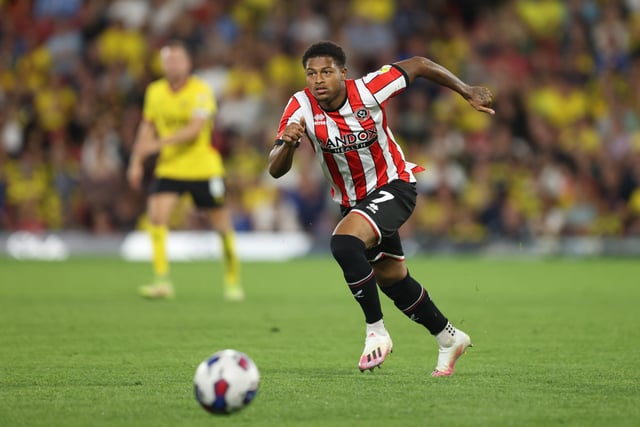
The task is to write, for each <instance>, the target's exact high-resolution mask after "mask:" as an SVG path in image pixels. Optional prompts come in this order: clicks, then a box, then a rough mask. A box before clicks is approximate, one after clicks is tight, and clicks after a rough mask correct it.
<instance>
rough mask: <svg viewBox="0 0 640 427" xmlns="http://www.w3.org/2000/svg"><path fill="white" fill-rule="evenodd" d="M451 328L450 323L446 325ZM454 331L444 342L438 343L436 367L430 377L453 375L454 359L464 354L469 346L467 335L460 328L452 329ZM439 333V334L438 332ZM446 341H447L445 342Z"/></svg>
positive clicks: (469, 340) (469, 341)
mask: <svg viewBox="0 0 640 427" xmlns="http://www.w3.org/2000/svg"><path fill="white" fill-rule="evenodd" d="M449 327H451V328H453V327H452V326H450V325H447V328H449ZM453 330H454V332H453V334H452V336H451V335H450V336H449V337H448V338H449V339H445V340H440V339H439V341H445V343H439V344H438V364H437V365H436V368H435V369H434V370H433V372H432V373H431V376H432V377H450V376H451V375H453V368H454V366H455V364H456V361H457V360H458V358H459V357H460V356H462V355H463V354H464V352H465V351H466V350H467V348H469V347H471V346H472V344H471V338H470V337H469V335H467V334H465V333H464V332H462V331H461V330H460V329H455V328H454V329H453ZM442 333H449V334H450V333H451V330H447V331H446V332H445V331H443V332H441V334H442ZM438 335H440V334H438ZM446 341H448V342H446Z"/></svg>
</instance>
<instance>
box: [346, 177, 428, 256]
mask: <svg viewBox="0 0 640 427" xmlns="http://www.w3.org/2000/svg"><path fill="white" fill-rule="evenodd" d="M416 196H417V192H416V185H415V184H413V183H409V182H405V181H401V180H395V181H391V182H390V183H388V184H386V185H383V186H382V187H380V188H378V189H377V190H375V191H374V192H373V193H371V194H369V195H368V196H367V197H365V198H364V199H362V201H360V202H358V204H356V205H355V206H354V207H351V208H346V207H344V206H343V207H342V216H345V215H347V214H348V213H349V212H354V213H357V214H359V215H362V216H363V217H364V218H365V219H366V220H367V221H368V222H369V224H371V227H372V228H373V229H374V231H375V232H376V234H377V235H378V244H377V245H376V246H374V247H372V248H371V249H367V259H368V260H369V262H372V263H373V262H377V261H380V260H382V259H383V258H384V257H391V258H396V259H404V252H403V250H402V242H401V241H400V234H398V229H399V228H400V226H401V225H402V224H404V223H405V222H406V221H407V219H409V217H410V216H411V213H412V212H413V210H414V209H415V207H416Z"/></svg>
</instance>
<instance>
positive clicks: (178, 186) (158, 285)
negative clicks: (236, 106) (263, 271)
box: [127, 41, 244, 301]
mask: <svg viewBox="0 0 640 427" xmlns="http://www.w3.org/2000/svg"><path fill="white" fill-rule="evenodd" d="M160 60H161V64H162V69H163V72H164V78H161V79H159V80H156V81H154V82H152V83H151V84H149V86H148V87H147V90H146V93H145V100H144V111H143V119H142V122H141V123H140V127H139V129H138V135H137V139H136V143H135V145H134V148H133V152H132V155H131V161H130V164H129V169H128V171H127V179H128V181H129V184H130V185H131V186H132V187H133V188H136V189H139V188H140V187H141V182H142V178H143V162H144V160H145V159H146V158H147V157H148V156H149V155H151V154H154V153H158V152H159V156H158V159H157V163H156V166H155V171H154V179H153V182H152V183H151V188H150V196H149V199H148V204H147V213H148V216H149V233H150V235H151V241H152V247H153V262H152V264H153V272H154V274H155V279H154V282H153V283H152V284H150V285H147V286H143V287H141V288H140V293H141V295H142V296H144V297H148V298H170V297H173V296H174V289H173V286H172V284H171V280H170V278H169V262H168V257H167V250H166V245H167V234H168V224H169V218H170V216H171V213H172V211H173V209H174V208H175V206H176V205H177V203H178V201H179V199H180V196H181V195H182V194H184V193H190V194H191V197H192V198H193V202H194V204H195V205H196V207H197V208H199V209H203V210H205V211H206V212H207V214H208V217H209V219H210V222H211V226H212V227H213V228H214V229H215V230H216V231H217V232H218V233H219V234H220V237H221V240H222V246H223V255H224V268H225V272H224V296H225V298H226V299H228V300H234V301H238V300H242V299H243V298H244V292H243V290H242V288H241V286H240V271H239V270H240V266H239V261H238V257H237V254H236V250H235V234H234V229H233V223H232V221H231V215H230V213H229V210H228V209H227V208H226V207H225V206H224V193H225V187H224V181H223V177H224V166H223V164H222V159H221V157H220V154H219V153H218V152H217V151H216V150H215V149H214V148H213V147H212V146H211V140H210V135H211V128H212V118H213V114H214V113H215V112H216V103H215V98H214V96H213V92H212V90H211V88H210V87H209V86H208V85H207V84H206V83H205V82H204V81H202V80H200V79H199V78H198V77H196V76H194V75H192V74H191V57H190V55H189V52H188V50H187V48H186V46H185V45H184V44H182V43H181V42H178V41H173V42H170V43H169V44H167V45H166V46H164V47H163V48H162V49H161V50H160Z"/></svg>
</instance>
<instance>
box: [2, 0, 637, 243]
mask: <svg viewBox="0 0 640 427" xmlns="http://www.w3.org/2000/svg"><path fill="white" fill-rule="evenodd" d="M174 38H178V39H181V40H183V41H185V42H186V43H187V44H188V46H190V48H191V49H192V50H193V52H195V58H194V65H195V72H196V74H198V75H200V76H201V77H203V78H204V79H206V81H208V82H209V83H210V85H211V86H212V88H213V90H214V91H215V95H216V98H217V100H218V104H219V110H218V113H217V115H216V117H215V129H214V132H213V134H212V135H211V141H212V144H213V145H214V146H215V147H217V148H218V149H219V150H220V152H221V153H222V154H223V156H224V159H225V164H226V167H227V186H228V204H229V206H230V207H231V209H232V212H233V216H234V221H235V227H236V229H237V230H238V232H239V234H242V233H245V232H246V233H247V234H248V235H250V234H251V233H258V232H260V233H270V232H278V233H281V232H289V233H298V234H302V235H304V236H307V237H308V238H309V240H310V241H311V242H313V247H315V248H318V250H322V249H323V248H325V249H326V247H327V245H326V242H327V241H328V238H329V236H330V233H331V230H332V229H333V227H334V225H335V223H336V221H337V220H338V218H339V216H338V215H339V209H338V207H337V206H336V205H335V204H334V203H333V202H331V201H330V200H329V191H328V188H327V186H326V184H325V183H324V180H323V178H322V176H321V173H320V169H319V167H318V166H317V165H316V164H315V160H314V158H313V156H312V151H311V149H310V147H309V146H308V144H303V145H302V146H301V149H299V150H298V153H297V157H296V160H295V164H294V170H292V172H291V173H289V174H288V175H286V176H285V177H284V178H282V179H280V180H274V179H272V178H271V177H269V176H268V174H267V173H266V164H267V154H268V152H269V149H270V148H271V147H272V145H273V140H274V136H275V133H276V128H277V125H278V121H279V119H280V115H281V113H282V111H283V109H284V106H285V104H286V102H287V100H288V99H289V97H290V96H291V95H292V94H293V93H294V92H295V91H297V90H300V89H301V88H303V87H304V83H305V82H304V73H303V68H302V65H301V62H300V57H301V55H302V53H303V52H304V50H305V49H306V47H308V45H309V44H311V43H313V42H315V41H318V40H322V39H330V40H333V41H335V42H337V43H339V44H341V45H342V46H343V47H344V48H345V51H346V53H347V67H348V69H349V74H348V75H349V77H351V78H357V77H360V76H361V75H363V74H364V73H366V72H369V71H373V70H375V69H377V68H378V67H379V66H381V65H383V64H386V63H390V62H393V61H397V60H400V59H403V58H407V57H411V56H414V55H420V56H426V57H428V58H430V59H432V60H434V61H436V62H438V63H440V64H442V65H444V66H446V67H447V68H449V69H450V70H451V71H453V72H454V73H456V74H457V75H459V76H460V77H461V78H462V79H463V80H465V81H466V82H468V83H470V84H474V85H483V86H488V87H490V88H491V89H492V90H493V91H494V93H495V99H496V103H495V109H496V115H495V116H494V117H490V116H487V115H484V114H480V113H478V112H476V111H475V110H473V109H472V108H470V107H469V106H468V104H467V103H466V101H464V100H463V99H462V98H461V97H460V96H459V95H457V94H455V93H454V92H452V91H450V90H448V89H443V88H440V87H438V86H436V85H433V84H431V83H429V82H426V81H419V82H417V83H416V84H414V85H413V87H412V88H411V89H409V90H407V91H406V92H405V93H403V94H401V95H400V96H398V97H397V98H396V99H394V100H392V101H391V102H389V104H388V113H389V121H390V123H391V127H392V129H393V131H394V133H395V136H396V138H397V139H398V141H399V142H400V143H401V145H402V146H403V149H404V151H405V155H406V157H407V158H408V159H409V160H411V161H412V162H414V163H418V164H421V165H423V166H425V167H426V168H427V172H424V173H422V174H420V175H419V176H418V179H419V182H418V190H419V193H420V196H419V200H418V206H417V209H416V211H415V213H414V215H413V217H412V218H411V219H410V221H409V222H408V223H407V224H406V225H405V226H404V227H403V229H402V232H403V235H404V238H405V239H406V241H407V242H408V243H407V248H408V250H409V251H423V250H424V251H433V252H450V251H455V252H459V251H497V250H498V249H497V248H502V252H503V253H510V252H513V251H514V250H515V249H517V250H519V251H529V252H536V253H556V252H562V253H574V254H575V253H577V254H593V253H596V254H602V253H604V254H613V255H618V254H622V255H628V254H640V243H638V240H639V239H640V1H639V0H626V1H625V0H620V1H604V0H603V1H597V0H566V1H559V0H513V1H498V0H493V1H488V0H487V1H482V2H479V1H474V0H457V1H454V0H447V1H444V0H441V1H438V0H430V1H421V0H397V1H393V0H322V1H312V0H309V1H285V0H236V1H224V0H217V1H205V0H148V1H145V0H113V1H107V0H91V1H81V0H15V1H11V0H0V243H2V246H3V247H2V248H0V251H5V250H7V247H8V246H10V245H9V241H10V240H11V237H12V236H16V235H19V236H22V238H24V236H25V233H24V232H29V233H31V234H28V235H29V236H41V237H42V236H49V237H50V236H62V237H61V242H62V243H61V244H67V245H69V244H71V246H73V244H72V243H70V242H74V241H76V240H74V239H79V240H78V241H79V242H80V243H78V244H77V246H76V248H79V249H77V250H78V251H79V252H82V251H83V248H84V247H85V246H86V247H88V246H87V245H89V246H90V244H91V243H90V242H96V241H98V242H100V241H101V242H113V244H114V245H117V244H119V243H118V242H121V240H122V239H123V238H124V236H126V235H128V234H129V233H132V232H135V231H139V230H142V229H144V226H145V215H144V208H145V194H143V193H140V192H135V191H133V190H132V189H130V188H129V187H128V185H127V183H126V180H125V171H126V168H127V164H128V159H129V155H130V151H131V147H132V144H133V142H134V137H135V133H136V128H137V125H138V123H139V121H140V119H141V108H142V102H143V95H144V90H145V88H146V85H147V84H148V83H149V82H151V81H152V80H154V79H157V78H158V77H160V70H159V63H158V57H157V56H158V55H157V54H158V48H159V47H160V46H161V45H162V44H163V43H164V42H166V41H167V40H169V39H174ZM203 224H204V222H203V221H202V218H201V217H199V216H198V214H197V213H196V212H194V210H193V207H192V205H191V202H190V201H189V200H188V199H185V200H184V202H183V203H182V204H181V206H180V209H179V210H178V211H177V212H176V214H175V215H174V218H173V219H172V228H173V229H174V230H202V229H203V228H204V225H203ZM16 233H18V234H16ZM41 243H42V242H41Z"/></svg>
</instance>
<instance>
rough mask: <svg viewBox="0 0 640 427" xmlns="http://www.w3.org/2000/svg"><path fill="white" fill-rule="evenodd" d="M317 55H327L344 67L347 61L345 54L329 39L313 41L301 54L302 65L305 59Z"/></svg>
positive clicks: (304, 65) (304, 64)
mask: <svg viewBox="0 0 640 427" xmlns="http://www.w3.org/2000/svg"><path fill="white" fill-rule="evenodd" d="M318 56H328V57H330V58H332V59H333V60H334V61H335V62H336V65H338V66H339V67H344V66H345V64H346V63H347V56H346V55H345V54H344V50H342V48H341V47H340V46H338V45H337V44H335V43H333V42H330V41H322V42H318V43H314V44H312V45H311V46H309V48H307V50H306V51H305V52H304V55H302V66H303V67H306V66H307V61H308V60H309V59H310V58H315V57H318Z"/></svg>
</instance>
